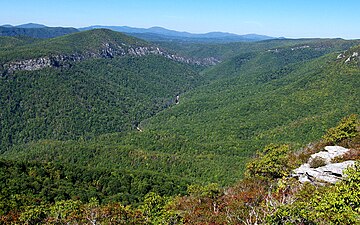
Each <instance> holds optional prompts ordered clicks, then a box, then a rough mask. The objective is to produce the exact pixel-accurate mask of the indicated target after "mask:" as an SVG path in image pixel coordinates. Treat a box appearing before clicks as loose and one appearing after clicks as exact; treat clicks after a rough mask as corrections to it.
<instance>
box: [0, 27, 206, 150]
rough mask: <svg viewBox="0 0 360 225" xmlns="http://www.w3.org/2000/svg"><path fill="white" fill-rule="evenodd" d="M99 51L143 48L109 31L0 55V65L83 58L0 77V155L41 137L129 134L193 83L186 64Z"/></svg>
mask: <svg viewBox="0 0 360 225" xmlns="http://www.w3.org/2000/svg"><path fill="white" fill-rule="evenodd" d="M104 44H107V45H106V46H107V47H109V46H110V47H109V48H111V46H112V45H113V46H115V45H116V46H119V45H122V46H124V47H123V48H129V49H130V48H132V47H133V46H143V47H144V46H149V44H147V43H146V42H144V41H141V40H139V39H135V38H131V37H128V36H126V35H123V34H120V33H117V32H112V31H107V30H94V31H88V32H83V33H76V34H72V35H68V36H63V37H59V38H55V39H49V40H45V41H42V42H35V43H31V44H26V45H21V46H19V47H15V48H11V49H8V51H3V52H1V54H0V55H1V56H3V57H0V58H1V59H2V60H3V61H9V60H10V59H13V60H17V61H18V60H21V59H22V60H24V59H31V58H32V57H35V56H37V57H40V56H42V57H47V54H49V55H52V54H60V56H62V55H61V54H75V53H76V54H81V53H84V54H87V56H89V57H84V58H81V60H78V61H76V60H73V61H71V60H68V62H63V65H58V66H56V65H53V66H46V65H47V64H45V66H44V67H36V66H38V65H40V66H42V64H41V63H43V62H44V61H45V60H46V58H45V59H43V60H41V59H40V60H38V61H36V62H35V64H31V65H30V66H32V67H30V69H28V68H29V67H27V66H28V65H27V64H26V63H28V62H31V63H32V61H23V62H24V65H25V66H24V67H23V68H20V69H19V70H18V69H17V68H18V67H14V68H15V69H14V70H13V72H11V73H10V72H9V73H5V75H4V76H3V77H1V80H0V93H1V94H0V96H1V97H0V108H1V135H0V136H1V138H0V146H1V148H2V151H5V148H6V147H7V146H11V145H13V144H18V143H26V142H28V141H32V140H39V139H43V138H47V139H61V140H63V139H74V138H78V137H80V136H83V137H85V138H86V137H94V136H96V135H99V134H104V133H111V132H119V131H124V130H130V129H133V126H136V125H137V123H138V122H139V121H141V120H143V119H145V118H148V117H149V116H151V115H153V114H154V113H156V112H158V111H159V110H162V109H163V108H164V107H167V106H168V105H169V104H172V103H173V102H172V100H173V99H174V98H175V96H176V94H178V93H180V92H185V91H187V90H189V89H191V88H193V87H194V86H195V85H196V84H197V83H198V82H199V76H198V75H197V74H196V73H195V72H194V71H193V70H192V69H191V68H190V67H189V66H188V65H186V64H180V63H177V62H174V61H172V60H169V59H166V58H165V57H163V56H160V55H151V54H148V55H145V54H143V55H128V54H124V55H120V56H118V55H116V54H114V55H113V56H111V57H97V55H96V54H97V52H98V53H99V52H100V53H99V54H102V51H103V49H102V47H104ZM109 51H110V50H109ZM92 56H94V57H92ZM58 58H60V59H62V58H61V57H58ZM63 58H65V59H66V57H65V56H64V57H63ZM70 59H71V58H70ZM49 61H50V59H49ZM20 62H21V61H20ZM36 63H38V65H37V64H36ZM28 64H29V63H28ZM43 64H44V63H43ZM3 65H4V64H3ZM14 65H17V64H14Z"/></svg>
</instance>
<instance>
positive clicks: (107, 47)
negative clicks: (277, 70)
mask: <svg viewBox="0 0 360 225" xmlns="http://www.w3.org/2000/svg"><path fill="white" fill-rule="evenodd" d="M146 55H160V56H163V57H165V58H168V59H170V60H173V61H177V62H182V63H187V64H193V65H204V66H210V65H216V64H217V63H219V62H220V60H217V59H215V58H213V57H210V58H204V59H194V58H186V57H182V56H178V55H175V54H170V53H168V52H166V51H165V50H163V49H160V48H158V47H153V46H126V45H125V44H124V45H123V46H119V45H112V44H109V43H104V44H103V47H102V48H101V49H100V50H98V51H88V52H85V53H74V54H70V55H65V54H64V55H51V56H44V57H39V58H33V59H26V60H21V61H12V62H8V63H5V64H4V65H2V67H3V75H6V74H11V73H13V72H15V71H33V70H40V69H43V68H46V67H54V68H55V67H66V66H69V65H70V63H72V62H80V61H83V60H86V59H91V58H113V57H121V56H137V57H141V56H146Z"/></svg>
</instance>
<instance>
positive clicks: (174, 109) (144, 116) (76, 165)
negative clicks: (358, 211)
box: [0, 29, 360, 224]
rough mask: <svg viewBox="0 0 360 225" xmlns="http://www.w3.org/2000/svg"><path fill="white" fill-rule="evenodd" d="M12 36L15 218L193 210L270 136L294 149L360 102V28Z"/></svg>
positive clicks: (10, 145) (170, 215) (5, 154)
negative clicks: (296, 36)
mask: <svg viewBox="0 0 360 225" xmlns="http://www.w3.org/2000/svg"><path fill="white" fill-rule="evenodd" d="M0 43H3V45H2V46H1V47H0V49H1V51H0V62H1V66H0V70H1V74H2V75H1V77H0V92H1V93H0V109H1V111H0V116H1V122H0V126H1V133H0V138H1V139H0V140H1V142H0V144H1V145H0V148H1V149H0V154H1V155H0V166H1V170H0V172H1V176H0V179H2V180H1V183H2V187H1V192H0V200H1V205H0V216H1V221H2V222H3V221H6V220H11V218H12V216H13V218H16V219H18V221H22V222H28V223H30V222H29V221H32V222H31V223H35V224H36V223H41V222H47V223H50V224H51V223H56V221H58V220H59V221H60V219H61V218H63V219H64V218H65V217H66V218H67V217H71V216H72V215H73V216H74V217H76V218H77V221H84V220H86V219H85V218H83V216H85V217H86V215H92V216H94V215H95V214H96V213H95V214H94V213H92V212H97V213H98V214H96V215H100V214H101V215H105V214H106V212H109V211H106V210H115V211H112V213H114V215H115V214H116V213H120V212H121V213H124V214H121V215H124V216H125V217H126V218H125V217H124V218H122V219H123V220H121V221H122V222H118V223H119V224H121V223H123V224H126V223H127V222H129V220H130V218H133V219H134V221H135V222H133V223H134V224H141V223H145V224H146V223H153V224H157V222H158V221H169V220H173V221H175V222H174V224H176V223H180V221H182V222H186V218H187V219H189V220H188V221H192V220H191V219H194V218H192V217H186V215H187V214H182V215H180V214H177V213H175V212H174V211H172V210H169V209H170V208H171V209H172V208H176V207H177V209H178V210H182V211H183V212H185V213H187V212H189V210H188V208H185V209H183V208H181V207H183V206H184V205H185V206H186V204H187V202H191V201H193V200H194V199H205V200H204V202H201V201H202V200H200V201H199V202H198V203H196V204H198V205H197V206H198V207H203V206H202V203H213V200H214V199H217V198H220V197H221V195H219V193H220V188H219V187H227V186H231V185H233V184H234V183H236V182H238V181H239V180H241V179H242V178H243V177H244V171H245V170H246V163H247V162H248V161H249V160H250V159H251V157H253V156H254V155H255V153H256V152H257V151H260V150H262V149H264V148H265V146H268V145H269V144H270V143H272V144H273V145H272V146H282V145H284V144H285V145H286V146H287V147H286V149H287V151H286V154H291V151H295V150H298V149H299V148H301V147H304V146H306V145H307V144H309V143H311V142H313V141H315V140H320V139H321V137H322V136H323V135H324V133H325V132H326V130H328V129H329V128H330V127H333V126H335V124H336V123H338V122H339V121H340V120H341V118H343V117H345V116H348V115H350V114H359V113H360V110H359V109H360V99H359V94H358V93H360V79H359V77H360V59H359V53H360V47H359V45H357V44H358V41H345V40H340V39H334V40H331V39H327V40H322V39H303V40H272V41H264V42H257V43H232V44H226V45H223V44H219V45H212V44H209V45H184V46H181V45H180V44H177V43H173V45H169V44H164V43H157V45H155V44H153V43H149V42H146V41H143V40H140V39H136V38H133V37H129V36H126V35H124V34H120V33H117V32H113V31H109V30H104V29H101V30H91V31H85V32H79V33H75V34H70V35H65V36H62V37H57V38H53V39H48V40H42V41H39V40H33V39H26V38H25V39H24V38H1V39H0ZM160 46H161V47H160ZM168 49H171V50H168ZM216 58H218V59H219V60H217V61H216V60H215V61H211V62H212V63H210V64H209V63H208V64H206V63H205V64H204V63H203V62H209V61H207V60H209V59H216ZM205 59H207V60H205ZM219 61H222V62H221V63H220V62H219ZM214 64H216V65H214ZM200 70H201V71H200ZM199 71H200V72H199ZM176 97H178V99H176ZM356 140H358V139H356ZM265 149H266V148H265ZM275 149H277V148H275ZM280 149H282V147H280ZM266 151H267V150H266ZM262 182H263V181H262V180H259V182H258V183H256V182H251V184H250V185H254V186H255V187H259V186H261V185H262V184H265V185H264V190H263V191H264V192H265V191H266V190H265V189H266V187H268V186H266V185H270V184H271V183H268V182H267V181H264V183H262ZM214 183H216V184H214ZM189 185H190V186H189ZM241 185H242V184H241ZM244 185H247V183H246V182H245V184H244ZM188 186H189V187H188ZM254 189H256V188H249V190H250V191H253V190H254ZM186 190H187V191H188V194H189V196H190V197H189V198H190V200H189V199H186V198H184V199H182V200H183V202H182V200H181V199H180V200H179V199H178V200H179V201H175V202H177V203H178V205H177V206H174V205H173V203H174V202H173V200H174V199H173V198H171V197H170V196H175V195H179V194H180V195H183V194H185V193H186ZM259 190H260V189H259ZM261 190H262V189H261ZM251 196H252V195H251ZM192 197H194V198H192ZM209 198H210V200H209ZM221 198H222V197H221ZM224 198H225V197H224ZM218 201H220V200H218ZM35 202H36V203H35ZM154 202H156V203H154ZM195 202H196V201H195ZM195 202H193V205H194V206H195V205H196V204H195ZM123 205H132V207H137V206H139V205H140V206H139V208H138V209H136V210H133V208H130V206H128V207H124V206H123ZM57 207H58V208H57ZM67 207H69V208H71V210H72V211H71V210H70V211H71V212H74V213H75V212H76V213H75V214H71V213H70V211H66V212H65V214H62V215H60V214H57V213H59V212H60V211H61V210H67V209H68V208H67ZM154 207H157V208H156V209H155V208H154ZM214 207H215V206H214ZM57 210H60V211H57ZM74 210H75V211H74ZM102 210H104V211H102ZM214 210H215V208H214ZM247 210H248V209H247ZM200 211H201V210H200ZM36 212H39V213H40V214H39V215H36ZM61 212H62V213H64V211H61ZM87 213H88V214H87ZM102 213H103V214H102ZM112 213H110V212H109V215H110V214H111V215H113V214H112ZM278 213H282V212H278ZM5 215H6V216H5ZM75 215H76V216H75ZM71 218H73V217H71ZM106 218H107V217H106V216H102V218H101V219H104V221H107V220H106ZM184 218H185V220H183V219H184ZM214 218H215V217H214ZM83 219H84V220H83ZM118 219H119V220H117V221H120V218H118ZM166 219H169V220H166ZM221 219H222V218H221ZM109 220H110V219H109ZM54 221H55V222H54ZM156 221H157V222H156ZM201 221H202V220H199V223H200V224H201ZM204 221H205V222H206V220H204ZM219 221H220V220H219ZM205 222H204V223H205ZM80 223H81V222H80ZM105 223H106V222H105ZM188 223H190V224H191V222H188ZM194 223H195V222H194ZM235 224H236V223H235Z"/></svg>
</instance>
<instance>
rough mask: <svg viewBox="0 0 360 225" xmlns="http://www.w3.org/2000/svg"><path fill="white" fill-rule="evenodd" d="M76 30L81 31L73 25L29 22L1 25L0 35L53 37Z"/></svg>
mask: <svg viewBox="0 0 360 225" xmlns="http://www.w3.org/2000/svg"><path fill="white" fill-rule="evenodd" d="M75 32H79V30H78V29H75V28H72V27H47V26H45V25H42V24H36V23H27V24H22V25H18V26H12V25H10V24H6V25H2V26H0V36H25V37H32V38H53V37H58V36H63V35H66V34H71V33H75Z"/></svg>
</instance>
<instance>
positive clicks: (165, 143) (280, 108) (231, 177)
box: [7, 48, 360, 185]
mask: <svg viewBox="0 0 360 225" xmlns="http://www.w3.org/2000/svg"><path fill="white" fill-rule="evenodd" d="M356 51H357V49H356V48H353V49H351V50H348V51H347V52H346V54H345V56H344V57H343V58H340V59H337V56H338V54H337V53H333V54H329V55H326V56H322V57H318V56H319V55H317V54H316V51H314V50H311V49H308V48H304V49H296V50H291V48H289V49H286V48H285V49H283V50H281V51H266V52H260V53H257V54H250V55H249V57H248V58H247V59H246V60H241V59H243V58H244V55H240V56H238V57H235V58H232V59H230V60H229V61H227V62H224V63H222V64H220V65H218V66H216V67H214V68H212V69H210V70H209V71H208V72H207V73H205V74H204V76H205V77H207V76H208V77H210V78H211V79H214V80H213V81H212V82H209V83H208V84H206V85H203V86H201V87H198V88H196V89H195V90H193V91H191V92H188V93H186V94H184V95H182V96H181V98H180V104H178V105H175V106H172V107H170V108H169V109H167V110H164V111H162V112H160V113H158V114H157V115H155V116H153V117H151V118H150V119H148V120H145V121H142V123H141V124H140V125H141V127H142V128H143V132H130V133H127V134H125V133H123V134H113V135H104V136H101V137H99V138H97V139H94V140H92V141H88V142H86V141H72V142H54V143H52V142H51V141H49V142H39V143H31V144H29V145H25V146H18V147H17V148H16V149H13V150H12V151H10V152H8V155H7V157H9V158H15V159H26V160H32V159H37V160H40V161H45V162H47V161H59V160H60V161H62V162H64V163H76V164H78V165H83V166H91V167H95V168H107V169H110V168H118V169H122V168H128V169H129V168H131V169H136V170H151V171H155V172H158V173H166V174H170V175H176V176H180V177H187V178H189V179H192V180H193V181H194V182H218V183H220V184H223V185H226V184H231V183H232V182H234V181H236V180H238V179H239V178H241V177H242V174H243V169H244V165H245V162H246V161H247V160H248V159H249V157H251V156H252V155H253V154H254V152H255V150H258V149H263V146H264V145H267V144H269V143H271V142H273V143H288V144H290V145H291V146H293V147H299V146H300V145H303V144H307V143H309V142H310V141H312V140H317V139H319V138H320V137H321V136H322V135H323V133H324V131H325V130H326V129H328V128H329V127H331V126H333V125H334V124H335V123H336V122H337V121H339V120H340V118H342V117H344V116H346V115H349V114H352V113H359V105H360V103H359V97H358V93H359V92H360V90H359V87H360V84H359V76H360V69H359V64H358V61H359V60H358V58H357V57H352V58H351V56H352V55H353V54H354V52H356ZM349 57H350V58H351V61H350V62H347V63H345V61H346V60H347V59H348V58H349ZM216 77H217V79H215V78H216ZM89 152H91V153H92V154H89Z"/></svg>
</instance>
